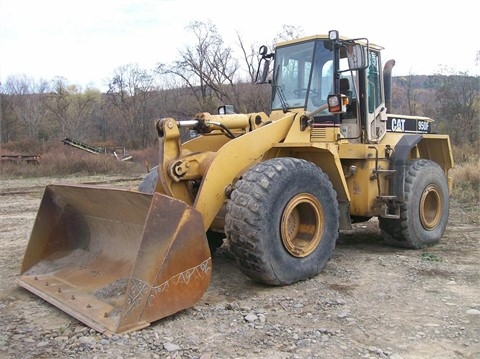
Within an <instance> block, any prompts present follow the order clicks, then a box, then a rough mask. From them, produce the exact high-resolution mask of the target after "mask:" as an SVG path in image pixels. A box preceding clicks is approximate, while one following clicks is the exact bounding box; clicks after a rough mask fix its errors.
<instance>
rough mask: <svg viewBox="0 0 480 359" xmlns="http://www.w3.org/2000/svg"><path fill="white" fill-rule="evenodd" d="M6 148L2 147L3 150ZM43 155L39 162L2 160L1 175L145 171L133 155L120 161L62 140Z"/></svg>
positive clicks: (34, 175)
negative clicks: (126, 159) (70, 145)
mask: <svg viewBox="0 0 480 359" xmlns="http://www.w3.org/2000/svg"><path fill="white" fill-rule="evenodd" d="M2 147H3V146H2ZM6 152H7V151H6V149H5V148H4V147H3V148H2V153H6ZM11 153H13V152H11ZM16 153H17V154H25V153H26V152H20V151H17V152H16ZM29 154H30V153H29ZM35 154H39V153H38V152H37V153H35ZM129 155H132V154H129ZM40 156H41V158H40V161H39V164H37V165H35V164H29V163H26V162H18V163H2V164H1V168H0V177H1V178H15V177H49V176H66V175H72V174H73V175H75V174H79V175H98V174H110V175H124V176H138V175H142V174H144V173H146V168H145V164H144V163H142V162H140V161H138V160H135V157H134V156H133V155H132V156H133V160H132V161H120V160H118V159H117V158H115V156H113V155H105V154H92V153H89V152H86V151H82V150H80V149H76V148H73V147H69V146H66V145H63V144H62V143H60V144H51V145H49V146H46V148H45V149H44V152H42V153H40Z"/></svg>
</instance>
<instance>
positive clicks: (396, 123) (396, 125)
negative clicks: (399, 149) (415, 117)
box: [392, 118, 405, 132]
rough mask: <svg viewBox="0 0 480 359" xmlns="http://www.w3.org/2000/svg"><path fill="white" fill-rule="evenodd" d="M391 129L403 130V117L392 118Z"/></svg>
mask: <svg viewBox="0 0 480 359" xmlns="http://www.w3.org/2000/svg"><path fill="white" fill-rule="evenodd" d="M392 131H395V132H405V119H403V118H392Z"/></svg>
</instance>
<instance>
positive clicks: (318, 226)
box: [280, 193, 324, 257]
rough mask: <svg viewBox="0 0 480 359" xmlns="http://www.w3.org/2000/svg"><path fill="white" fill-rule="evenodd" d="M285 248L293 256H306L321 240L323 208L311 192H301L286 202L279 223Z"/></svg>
mask: <svg viewBox="0 0 480 359" xmlns="http://www.w3.org/2000/svg"><path fill="white" fill-rule="evenodd" d="M280 231H281V237H282V242H283V245H284V247H285V249H286V250H287V251H288V252H289V253H290V254H291V255H292V256H294V257H306V256H308V255H309V254H311V253H312V252H313V251H314V250H315V249H316V248H317V246H318V244H319V243H320V241H321V238H322V233H323V231H324V224H323V208H322V206H321V204H320V202H319V201H318V200H317V199H316V198H315V197H314V196H312V195H311V194H308V193H302V194H299V195H297V196H295V197H293V198H292V199H291V200H290V202H288V204H287V206H286V207H285V209H284V211H283V214H282V221H281V225H280Z"/></svg>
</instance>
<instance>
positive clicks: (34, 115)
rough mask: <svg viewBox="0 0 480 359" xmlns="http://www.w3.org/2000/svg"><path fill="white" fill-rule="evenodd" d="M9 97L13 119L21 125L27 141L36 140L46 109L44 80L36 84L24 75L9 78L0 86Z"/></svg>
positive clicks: (46, 85)
mask: <svg viewBox="0 0 480 359" xmlns="http://www.w3.org/2000/svg"><path fill="white" fill-rule="evenodd" d="M2 87H3V91H4V93H5V94H8V95H9V104H10V108H11V110H12V112H13V115H14V117H15V118H16V119H17V121H18V122H19V123H20V124H21V126H22V128H23V131H22V132H24V133H26V135H27V137H28V138H29V139H33V140H35V139H38V135H39V129H40V124H41V122H42V121H43V120H44V118H45V115H46V112H47V108H46V106H45V101H44V94H45V93H46V91H47V90H48V83H47V82H46V81H44V80H40V81H38V82H36V81H35V80H34V79H33V78H31V77H27V76H26V75H21V76H11V77H8V78H7V80H6V81H5V85H4V86H2Z"/></svg>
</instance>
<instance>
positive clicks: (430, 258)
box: [420, 252, 442, 262]
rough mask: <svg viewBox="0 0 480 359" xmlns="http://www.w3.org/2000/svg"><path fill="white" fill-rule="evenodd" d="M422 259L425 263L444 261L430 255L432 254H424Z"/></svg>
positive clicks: (421, 256)
mask: <svg viewBox="0 0 480 359" xmlns="http://www.w3.org/2000/svg"><path fill="white" fill-rule="evenodd" d="M420 258H422V260H424V261H429V262H441V261H442V260H441V259H440V258H439V257H438V256H437V255H435V254H433V253H430V252H422V253H420Z"/></svg>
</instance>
